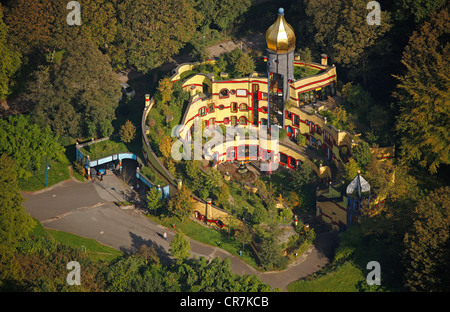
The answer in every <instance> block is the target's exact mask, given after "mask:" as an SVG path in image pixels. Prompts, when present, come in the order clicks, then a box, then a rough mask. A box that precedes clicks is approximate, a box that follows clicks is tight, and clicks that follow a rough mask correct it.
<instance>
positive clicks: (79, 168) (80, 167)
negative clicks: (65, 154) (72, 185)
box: [73, 160, 84, 176]
mask: <svg viewBox="0 0 450 312" xmlns="http://www.w3.org/2000/svg"><path fill="white" fill-rule="evenodd" d="M73 170H75V172H76V173H78V174H79V175H82V176H84V167H83V164H82V163H81V161H80V160H76V161H74V162H73Z"/></svg>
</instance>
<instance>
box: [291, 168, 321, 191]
mask: <svg viewBox="0 0 450 312" xmlns="http://www.w3.org/2000/svg"><path fill="white" fill-rule="evenodd" d="M316 177H317V175H316V173H315V171H314V169H313V168H312V166H311V165H308V164H301V165H300V166H299V167H298V168H297V170H296V171H294V172H293V173H292V182H291V185H292V187H293V188H294V189H295V190H297V191H300V190H302V189H303V188H304V187H305V186H306V185H309V184H311V183H312V182H313V181H314V179H315V178H316Z"/></svg>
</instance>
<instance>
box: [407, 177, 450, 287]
mask: <svg viewBox="0 0 450 312" xmlns="http://www.w3.org/2000/svg"><path fill="white" fill-rule="evenodd" d="M449 233H450V187H448V186H446V187H442V188H440V189H438V190H435V191H432V192H431V193H430V194H429V195H428V196H427V197H425V198H423V199H421V200H419V202H418V203H417V205H416V209H415V217H414V224H413V226H412V228H411V229H410V230H409V231H408V232H407V233H406V235H405V238H404V242H405V244H406V250H405V257H404V258H405V265H406V268H407V269H406V276H405V278H406V286H407V287H408V288H409V289H411V290H412V291H449V290H450V269H449V268H450V261H449V259H450V234H449Z"/></svg>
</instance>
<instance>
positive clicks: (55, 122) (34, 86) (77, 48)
mask: <svg viewBox="0 0 450 312" xmlns="http://www.w3.org/2000/svg"><path fill="white" fill-rule="evenodd" d="M28 91H29V93H28V94H27V99H28V100H30V101H31V102H32V103H33V104H34V109H33V115H34V118H35V119H36V120H37V121H39V122H41V123H43V124H48V125H50V126H51V127H52V129H53V130H54V131H55V132H56V134H58V135H69V136H72V137H77V136H88V137H105V136H109V135H111V134H112V132H113V127H112V125H111V121H113V120H114V119H115V110H116V108H117V106H118V99H119V98H120V86H119V82H118V80H117V78H116V77H115V75H114V72H113V70H112V68H111V65H110V59H109V57H108V56H107V55H104V54H102V53H101V52H100V51H99V50H98V48H97V46H95V45H94V44H93V43H92V42H90V41H88V40H85V39H83V38H77V39H76V40H75V41H73V42H71V43H70V44H69V45H68V47H67V52H66V53H65V54H64V57H63V58H62V60H61V65H59V64H53V65H52V66H50V67H47V68H41V69H40V70H39V71H37V72H36V73H35V79H34V81H32V82H31V83H30V84H29V88H28Z"/></svg>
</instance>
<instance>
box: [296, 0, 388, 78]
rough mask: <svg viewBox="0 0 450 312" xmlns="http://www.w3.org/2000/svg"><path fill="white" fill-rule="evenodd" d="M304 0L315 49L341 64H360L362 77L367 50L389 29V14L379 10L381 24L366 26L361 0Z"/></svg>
mask: <svg viewBox="0 0 450 312" xmlns="http://www.w3.org/2000/svg"><path fill="white" fill-rule="evenodd" d="M305 2H306V4H305V10H306V14H307V15H308V16H309V18H311V19H312V24H313V25H314V31H313V32H314V34H315V38H314V41H315V43H316V48H315V50H317V51H318V52H325V53H326V54H328V56H329V57H330V58H331V59H332V60H333V61H335V62H337V63H339V64H341V65H342V66H344V67H352V68H360V67H363V70H362V73H363V78H365V73H366V72H367V68H366V67H367V63H368V60H369V55H370V53H369V49H370V48H372V47H374V46H375V45H376V43H377V42H378V40H379V38H381V37H382V36H383V35H384V34H385V33H386V32H387V31H388V30H389V29H390V28H391V23H390V17H389V14H388V13H387V12H385V11H381V24H380V25H369V24H368V23H367V19H366V17H367V14H368V13H369V11H368V10H367V1H365V0H338V1H332V2H330V1H327V0H319V1H318V0H305ZM364 68H365V69H364Z"/></svg>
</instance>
